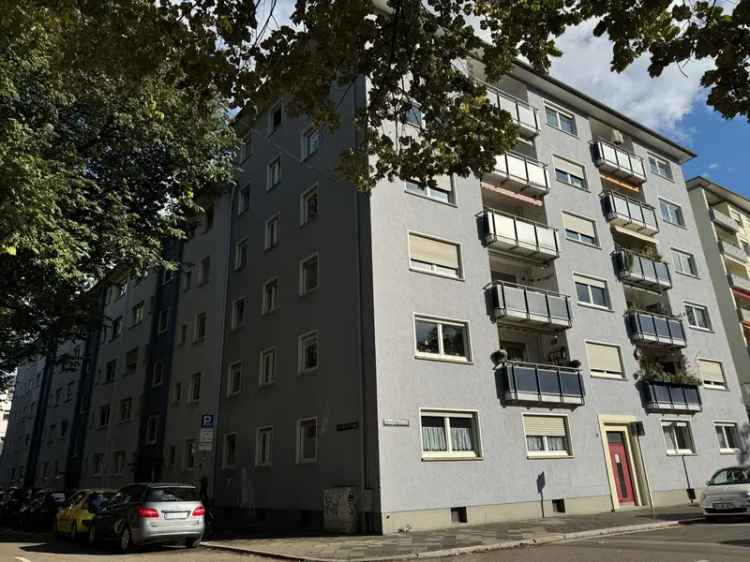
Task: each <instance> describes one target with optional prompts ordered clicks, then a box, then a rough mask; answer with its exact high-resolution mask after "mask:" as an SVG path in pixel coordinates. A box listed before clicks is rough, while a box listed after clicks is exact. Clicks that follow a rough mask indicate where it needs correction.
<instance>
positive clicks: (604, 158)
mask: <svg viewBox="0 0 750 562" xmlns="http://www.w3.org/2000/svg"><path fill="white" fill-rule="evenodd" d="M592 146H593V150H592V152H593V154H594V164H596V165H597V166H598V167H599V168H600V169H602V170H604V171H605V172H608V173H610V174H612V175H614V176H617V177H620V178H624V179H626V180H628V181H630V182H632V183H636V184H639V185H640V184H642V183H643V182H645V181H646V167H645V166H644V165H643V159H642V158H641V157H640V156H636V155H635V154H633V153H632V152H628V151H627V150H623V149H622V148H621V147H619V146H616V145H614V144H610V143H608V142H606V141H602V140H600V141H599V142H596V143H594V144H593V145H592Z"/></svg>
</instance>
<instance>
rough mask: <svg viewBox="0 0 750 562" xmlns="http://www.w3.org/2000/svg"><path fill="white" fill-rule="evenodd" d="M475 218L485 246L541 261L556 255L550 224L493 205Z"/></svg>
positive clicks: (554, 240)
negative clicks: (498, 209) (511, 213)
mask: <svg viewBox="0 0 750 562" xmlns="http://www.w3.org/2000/svg"><path fill="white" fill-rule="evenodd" d="M479 221H480V228H481V229H482V236H483V242H484V244H485V245H486V246H488V247H489V248H493V249H495V250H500V251H503V252H506V253H509V254H514V255H518V256H521V257H525V258H528V259H530V260H533V261H537V262H542V263H544V262H548V261H551V260H554V259H556V258H558V257H559V256H560V251H559V249H558V245H557V232H556V231H555V229H554V228H551V227H549V226H546V225H544V224H541V223H536V222H533V221H530V220H528V219H524V218H521V217H517V216H514V215H510V214H508V213H503V212H502V211H497V210H495V209H485V210H484V212H482V214H481V215H480V216H479Z"/></svg>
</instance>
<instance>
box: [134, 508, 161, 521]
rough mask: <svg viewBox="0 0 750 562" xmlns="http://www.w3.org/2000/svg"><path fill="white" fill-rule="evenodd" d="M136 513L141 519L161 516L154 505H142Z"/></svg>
mask: <svg viewBox="0 0 750 562" xmlns="http://www.w3.org/2000/svg"><path fill="white" fill-rule="evenodd" d="M136 514H137V515H138V517H139V518H140V519H153V518H154V517H159V511H158V510H156V509H154V508H153V507H143V506H141V507H139V508H138V509H137V510H136Z"/></svg>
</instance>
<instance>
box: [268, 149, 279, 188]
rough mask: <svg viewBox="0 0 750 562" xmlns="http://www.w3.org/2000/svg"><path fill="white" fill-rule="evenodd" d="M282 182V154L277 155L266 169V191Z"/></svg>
mask: <svg viewBox="0 0 750 562" xmlns="http://www.w3.org/2000/svg"><path fill="white" fill-rule="evenodd" d="M280 183H281V156H277V157H276V158H274V159H273V160H271V161H270V162H269V163H268V169H267V171H266V191H270V190H271V189H273V188H274V187H276V186H277V185H279V184H280Z"/></svg>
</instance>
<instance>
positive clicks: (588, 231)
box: [562, 211, 599, 246]
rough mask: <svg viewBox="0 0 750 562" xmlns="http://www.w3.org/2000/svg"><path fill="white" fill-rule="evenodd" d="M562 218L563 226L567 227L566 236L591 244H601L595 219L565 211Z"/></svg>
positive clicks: (574, 240) (575, 240)
mask: <svg viewBox="0 0 750 562" xmlns="http://www.w3.org/2000/svg"><path fill="white" fill-rule="evenodd" d="M562 219H563V227H564V228H565V238H567V239H568V240H572V241H573V242H581V243H582V244H588V245H590V246H598V245H599V240H598V237H597V235H596V225H595V224H594V221H592V220H590V219H586V218H583V217H579V216H578V215H574V214H571V213H567V212H565V211H563V214H562Z"/></svg>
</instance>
